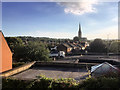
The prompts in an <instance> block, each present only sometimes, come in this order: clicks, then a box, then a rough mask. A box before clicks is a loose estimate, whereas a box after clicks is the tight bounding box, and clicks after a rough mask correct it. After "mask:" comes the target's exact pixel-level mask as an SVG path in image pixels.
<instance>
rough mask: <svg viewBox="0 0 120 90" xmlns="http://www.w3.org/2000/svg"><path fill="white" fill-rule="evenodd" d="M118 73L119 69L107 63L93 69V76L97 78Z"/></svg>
mask: <svg viewBox="0 0 120 90" xmlns="http://www.w3.org/2000/svg"><path fill="white" fill-rule="evenodd" d="M118 72H119V69H118V68H116V67H114V66H113V65H111V64H109V63H107V62H104V63H102V64H99V65H95V66H92V67H91V75H92V76H95V77H97V76H101V75H106V74H111V73H118Z"/></svg>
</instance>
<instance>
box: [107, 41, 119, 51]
mask: <svg viewBox="0 0 120 90" xmlns="http://www.w3.org/2000/svg"><path fill="white" fill-rule="evenodd" d="M109 51H110V52H112V53H120V42H118V41H113V42H112V43H111V44H110V47H109Z"/></svg>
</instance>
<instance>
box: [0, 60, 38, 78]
mask: <svg viewBox="0 0 120 90" xmlns="http://www.w3.org/2000/svg"><path fill="white" fill-rule="evenodd" d="M35 62H36V61H34V62H30V63H27V64H25V65H22V66H19V67H17V68H13V69H11V70H9V71H6V72H3V73H1V74H0V76H2V77H8V76H11V75H14V74H17V73H19V72H22V71H24V70H26V69H28V68H30V67H31V66H32V65H33V64H35Z"/></svg>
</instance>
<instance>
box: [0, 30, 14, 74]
mask: <svg viewBox="0 0 120 90" xmlns="http://www.w3.org/2000/svg"><path fill="white" fill-rule="evenodd" d="M0 64H1V65H0V73H2V72H5V71H8V70H10V69H12V52H11V50H10V48H9V46H8V44H7V41H6V40H5V38H4V35H3V33H2V31H0Z"/></svg>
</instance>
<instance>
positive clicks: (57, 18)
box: [2, 0, 118, 39]
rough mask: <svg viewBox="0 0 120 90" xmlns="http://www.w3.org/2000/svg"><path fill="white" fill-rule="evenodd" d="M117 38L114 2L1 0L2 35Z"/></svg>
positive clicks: (115, 4) (116, 6)
mask: <svg viewBox="0 0 120 90" xmlns="http://www.w3.org/2000/svg"><path fill="white" fill-rule="evenodd" d="M79 22H80V24H81V28H82V36H83V37H87V38H88V39H95V38H102V39H107V38H109V39H116V38H118V3H117V2H98V1H97V0H92V1H91V2H76V3H73V2H3V3H2V31H3V33H4V35H5V36H34V37H50V38H70V39H72V38H73V37H74V36H77V35H78V34H77V33H78V25H79Z"/></svg>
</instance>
